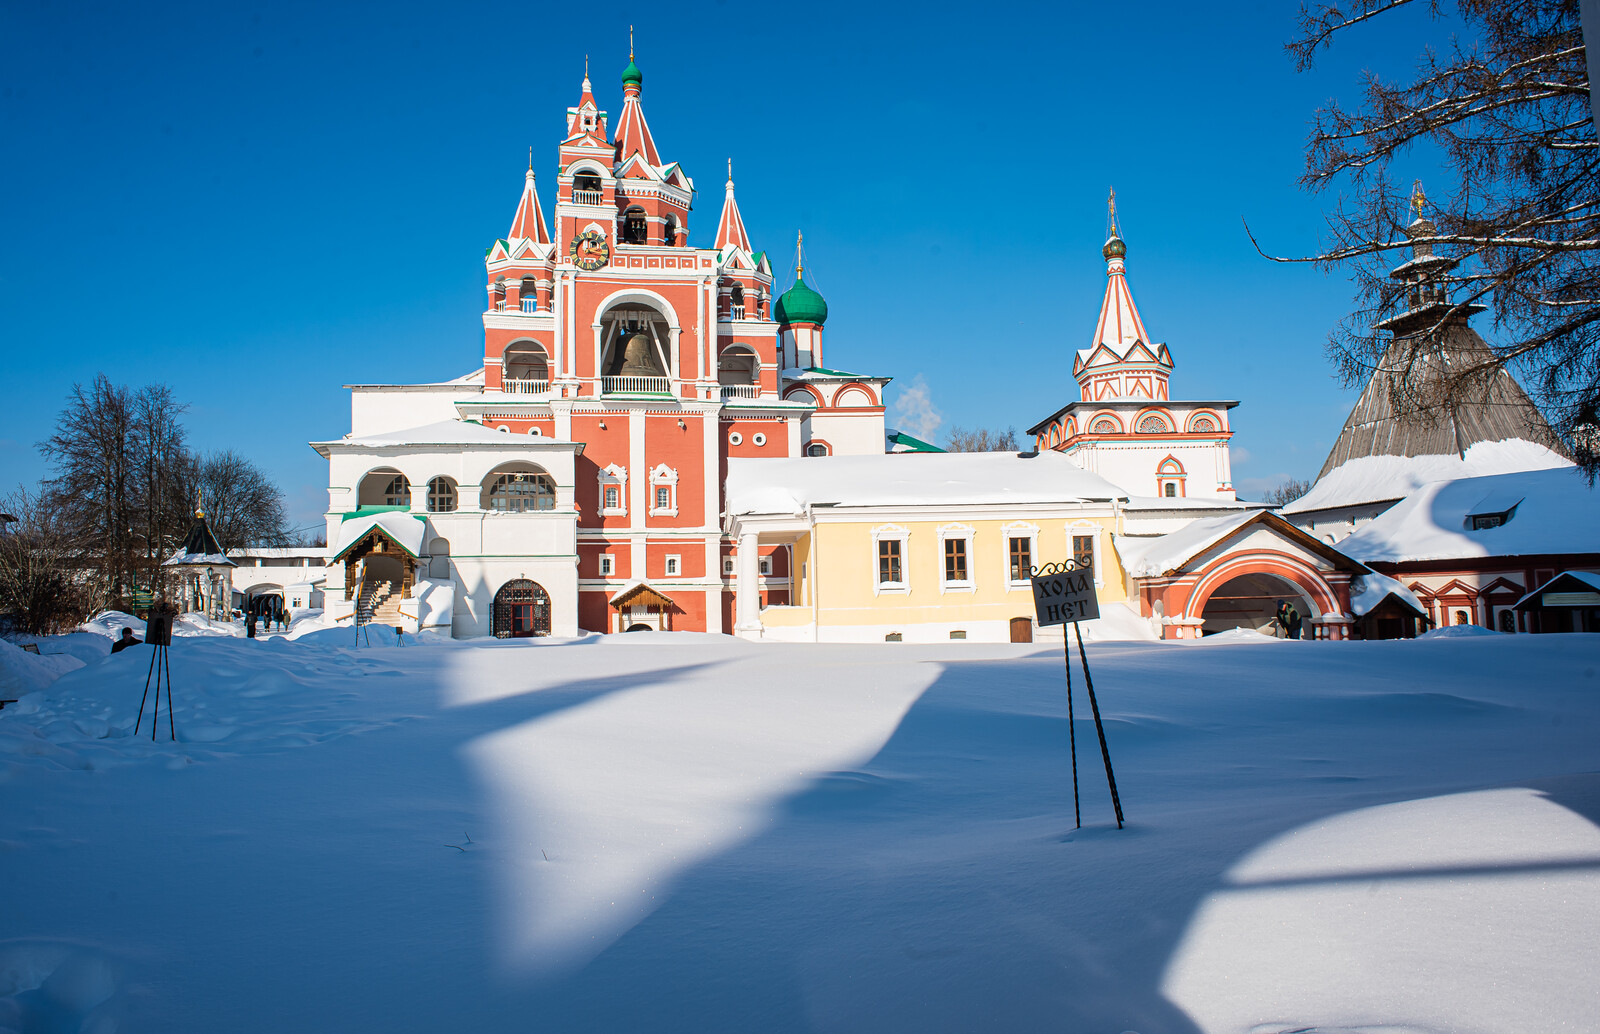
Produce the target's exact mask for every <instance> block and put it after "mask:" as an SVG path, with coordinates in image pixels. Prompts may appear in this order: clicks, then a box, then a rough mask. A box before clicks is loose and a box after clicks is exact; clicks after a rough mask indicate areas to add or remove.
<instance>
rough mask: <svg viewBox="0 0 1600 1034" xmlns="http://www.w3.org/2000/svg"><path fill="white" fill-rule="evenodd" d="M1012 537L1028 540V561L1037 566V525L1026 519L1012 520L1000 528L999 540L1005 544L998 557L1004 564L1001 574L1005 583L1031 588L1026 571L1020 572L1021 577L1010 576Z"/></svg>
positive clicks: (1020, 587) (1016, 586) (1015, 587)
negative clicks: (1002, 551)
mask: <svg viewBox="0 0 1600 1034" xmlns="http://www.w3.org/2000/svg"><path fill="white" fill-rule="evenodd" d="M1012 539H1027V540H1028V563H1029V564H1030V565H1032V566H1035V567H1037V566H1038V565H1039V526H1038V525H1037V524H1030V523H1028V522H1027V521H1012V522H1011V523H1010V524H1007V525H1005V526H1004V527H1002V528H1001V529H1000V541H1001V542H1002V543H1004V544H1005V551H1004V553H1003V554H1002V555H1001V557H1000V561H1001V563H1002V564H1004V567H1002V568H1001V574H1002V576H1003V577H1004V578H1005V581H1006V584H1007V585H1008V586H1010V587H1011V588H1013V589H1029V590H1031V589H1032V587H1033V583H1032V582H1031V581H1030V580H1029V575H1028V572H1026V571H1024V572H1022V577H1020V578H1013V577H1011V540H1012Z"/></svg>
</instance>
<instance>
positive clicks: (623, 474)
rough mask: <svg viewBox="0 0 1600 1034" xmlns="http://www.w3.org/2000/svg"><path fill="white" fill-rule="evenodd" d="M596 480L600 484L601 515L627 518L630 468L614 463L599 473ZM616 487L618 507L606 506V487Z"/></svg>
mask: <svg viewBox="0 0 1600 1034" xmlns="http://www.w3.org/2000/svg"><path fill="white" fill-rule="evenodd" d="M595 477H596V480H597V481H598V482H599V484H600V500H599V502H600V515H601V516H602V517H626V516H627V515H628V468H627V467H624V466H621V465H620V464H616V463H613V464H611V465H610V466H609V467H606V468H605V469H604V470H601V471H599V472H598V473H597V474H596V475H595ZM607 485H611V486H615V488H616V490H617V505H616V506H607V505H606V486H607Z"/></svg>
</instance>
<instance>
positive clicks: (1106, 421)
mask: <svg viewBox="0 0 1600 1034" xmlns="http://www.w3.org/2000/svg"><path fill="white" fill-rule="evenodd" d="M1121 431H1122V428H1121V426H1120V425H1118V423H1117V421H1116V419H1115V418H1114V417H1109V416H1103V417H1097V418H1096V419H1095V422H1094V423H1093V424H1090V425H1089V433H1090V434H1120V433H1121Z"/></svg>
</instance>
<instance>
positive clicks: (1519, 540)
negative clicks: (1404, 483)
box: [1339, 466, 1600, 563]
mask: <svg viewBox="0 0 1600 1034" xmlns="http://www.w3.org/2000/svg"><path fill="white" fill-rule="evenodd" d="M1518 496H1520V497H1521V502H1519V503H1518V504H1517V506H1516V509H1515V511H1514V512H1513V513H1512V514H1511V517H1510V519H1509V520H1507V521H1506V522H1505V524H1503V525H1501V526H1500V527H1497V528H1483V529H1481V530H1478V531H1474V530H1472V528H1471V526H1470V522H1469V520H1468V514H1470V513H1472V512H1474V511H1476V510H1477V509H1478V506H1479V504H1480V503H1481V502H1482V501H1483V500H1485V499H1489V498H1499V499H1505V498H1516V497H1518ZM1339 549H1340V550H1341V551H1343V552H1345V553H1348V554H1349V555H1351V556H1353V557H1355V558H1356V559H1357V560H1362V561H1367V562H1371V561H1390V562H1394V563H1400V562H1406V561H1414V560H1454V559H1462V558H1468V557H1483V556H1530V555H1534V554H1541V553H1600V493H1597V492H1596V491H1595V490H1594V489H1593V488H1592V487H1590V485H1589V483H1588V481H1587V480H1585V479H1584V477H1583V476H1582V475H1581V474H1579V473H1578V472H1577V471H1576V470H1575V469H1574V468H1572V467H1570V466H1564V467H1557V468H1553V469H1550V470H1527V471H1519V472H1517V473H1514V474H1498V475H1494V476H1492V477H1475V478H1459V479H1456V480H1452V481H1438V482H1434V483H1433V484H1429V485H1424V486H1423V487H1422V488H1419V489H1417V490H1416V491H1414V492H1412V493H1411V494H1410V495H1408V496H1406V497H1405V498H1404V499H1403V500H1401V501H1400V502H1399V503H1397V504H1395V505H1394V506H1392V507H1390V508H1389V509H1388V510H1386V511H1384V512H1383V513H1382V514H1379V515H1378V516H1377V517H1376V518H1375V519H1373V521H1372V522H1371V523H1370V524H1367V525H1365V526H1364V527H1362V528H1360V529H1359V530H1357V531H1356V532H1355V533H1354V534H1352V535H1350V536H1349V537H1347V538H1345V539H1343V540H1342V541H1340V543H1339Z"/></svg>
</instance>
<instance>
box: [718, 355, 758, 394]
mask: <svg viewBox="0 0 1600 1034" xmlns="http://www.w3.org/2000/svg"><path fill="white" fill-rule="evenodd" d="M760 380H761V360H760V358H759V357H758V356H757V355H756V354H755V352H753V351H751V350H750V347H749V346H748V345H729V346H728V347H727V348H724V349H723V350H722V354H721V355H720V356H718V357H717V383H718V384H721V385H723V386H724V387H731V386H734V385H754V384H757V383H759V382H760ZM724 394H727V393H726V392H724ZM741 394H743V393H741Z"/></svg>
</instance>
